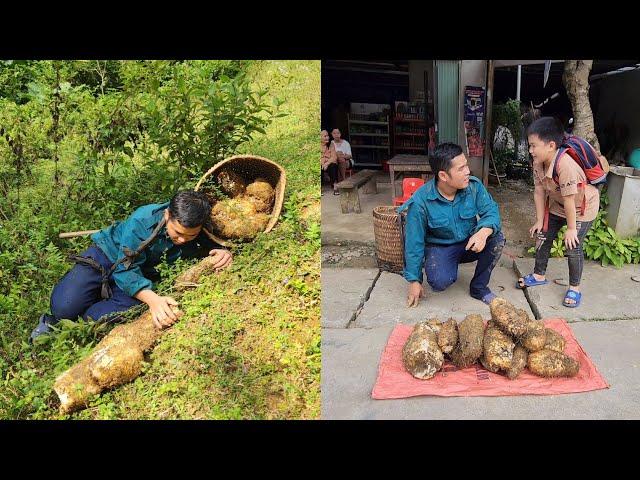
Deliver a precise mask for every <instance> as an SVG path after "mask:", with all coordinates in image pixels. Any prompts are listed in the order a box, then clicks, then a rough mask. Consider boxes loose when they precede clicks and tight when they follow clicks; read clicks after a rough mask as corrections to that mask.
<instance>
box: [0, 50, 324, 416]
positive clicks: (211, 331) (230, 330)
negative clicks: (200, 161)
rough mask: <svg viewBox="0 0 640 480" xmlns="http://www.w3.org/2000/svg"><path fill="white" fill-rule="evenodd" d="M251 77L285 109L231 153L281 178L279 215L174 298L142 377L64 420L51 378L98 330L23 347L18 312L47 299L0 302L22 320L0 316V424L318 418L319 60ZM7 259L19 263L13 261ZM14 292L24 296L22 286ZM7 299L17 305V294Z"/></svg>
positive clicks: (73, 329)
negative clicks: (174, 309)
mask: <svg viewBox="0 0 640 480" xmlns="http://www.w3.org/2000/svg"><path fill="white" fill-rule="evenodd" d="M250 73H251V75H252V77H253V78H254V81H255V83H256V84H261V85H268V86H269V87H270V89H271V94H272V95H273V96H274V97H279V98H282V99H284V100H285V103H284V104H283V105H282V106H281V107H280V109H281V111H285V112H286V113H288V115H287V116H284V117H281V118H277V119H276V120H275V121H274V122H273V123H272V124H271V125H270V126H269V127H268V129H267V130H266V134H265V135H260V136H257V137H256V138H254V140H253V141H251V142H250V143H248V144H245V145H244V146H243V148H242V152H245V153H252V154H255V155H260V156H263V157H266V158H269V159H271V160H274V161H276V162H277V163H279V164H281V165H282V166H283V167H284V168H285V169H286V171H287V179H288V183H287V190H286V196H285V208H284V209H283V212H282V214H281V219H280V221H279V222H278V224H277V225H276V227H275V228H274V230H272V231H271V232H270V233H269V234H261V235H260V236H259V237H258V238H257V239H256V240H255V241H254V242H251V243H249V244H245V245H242V246H240V247H238V248H237V249H234V261H233V264H232V267H231V268H230V269H228V270H226V271H224V272H221V273H218V274H215V275H211V276H208V277H205V278H204V279H203V280H202V281H201V286H200V287H198V288H197V289H195V290H192V291H189V292H187V293H185V294H184V295H183V296H182V297H181V298H180V304H181V309H182V310H183V311H184V312H185V315H184V316H183V317H182V319H181V320H180V322H178V323H177V324H176V325H174V327H172V328H171V329H169V330H167V331H166V332H165V333H164V334H163V335H162V337H161V339H160V341H159V343H158V344H157V346H156V347H155V348H154V350H153V351H152V352H151V353H150V354H149V355H148V356H147V358H146V362H145V367H144V370H143V374H142V375H141V376H139V377H138V378H137V379H136V380H135V381H133V382H132V383H130V384H127V385H123V386H121V387H119V388H116V389H114V390H112V391H109V392H106V393H104V394H103V395H101V396H100V397H98V398H96V399H94V400H93V401H92V402H91V405H90V407H89V408H87V409H85V410H83V411H80V412H77V413H74V414H72V415H70V416H66V415H60V414H59V413H58V412H57V399H56V396H55V394H54V393H53V391H52V389H51V387H52V385H53V381H54V379H55V376H56V375H58V374H59V373H61V372H62V371H64V370H65V369H66V368H68V367H70V366H72V365H73V364H75V363H76V362H77V361H78V360H79V359H81V358H83V357H84V356H86V355H87V354H88V353H89V352H90V351H91V348H92V347H93V346H94V345H95V343H96V342H97V341H98V340H99V339H100V338H101V335H104V333H105V331H104V329H100V328H99V327H97V326H96V325H92V324H85V323H82V322H81V323H73V322H69V323H67V324H66V325H63V326H62V331H61V332H60V333H59V334H58V335H56V336H54V337H52V338H51V339H49V341H47V342H46V343H45V344H44V345H40V346H36V347H31V346H29V345H27V344H26V337H27V336H28V331H30V329H31V328H33V326H34V325H35V318H37V317H34V318H30V317H29V315H35V313H36V312H38V311H44V309H45V308H46V305H47V303H48V298H47V297H46V296H44V295H40V296H39V297H38V299H37V301H35V302H34V301H33V299H31V303H32V305H27V304H21V305H13V304H12V305H7V306H5V307H4V309H3V308H2V305H0V312H2V311H9V312H11V311H12V309H13V311H21V312H23V314H21V315H20V316H19V317H16V318H14V319H13V320H11V318H10V317H11V315H5V316H3V319H6V320H7V321H8V322H9V321H13V322H14V323H13V327H14V328H13V329H12V330H9V329H7V328H4V327H0V342H3V343H0V347H1V346H2V345H3V344H5V343H6V347H7V348H5V349H2V348H0V372H2V376H3V378H1V379H0V382H2V383H0V417H2V418H52V419H56V418H58V419H59V418H77V419H165V418H168V419H178V418H180V419H182V418H184V419H187V418H188V419H293V418H301V419H312V418H318V417H319V415H320V216H319V202H320V185H319V177H318V175H317V171H318V169H317V152H316V150H317V148H316V147H317V132H318V130H319V118H320V62H319V61H264V62H252V64H251V66H250ZM44 227H45V226H43V228H44ZM39 235H41V236H42V238H41V240H40V243H39V244H43V245H47V243H46V242H47V238H46V235H44V234H39ZM54 253H55V252H54ZM50 256H51V255H48V256H47V257H46V258H50ZM44 258H45V257H43V260H42V261H43V262H44V261H45V260H44ZM54 258H57V261H56V262H54V263H55V264H53V265H49V266H48V267H47V268H49V269H50V270H51V273H52V275H54V274H55V275H56V276H57V275H58V274H60V272H61V271H64V268H65V264H64V260H63V258H62V255H61V254H60V255H59V258H58V257H54ZM15 261H16V262H18V263H19V255H17V256H16V259H15ZM48 261H50V260H48ZM185 266H186V265H185V264H183V263H181V264H180V265H178V268H174V269H172V270H171V272H170V273H169V274H168V275H167V280H166V281H165V282H163V288H167V285H169V284H170V283H171V279H172V278H173V277H174V276H175V275H176V274H177V270H178V269H179V268H185ZM35 268H38V266H36V267H35ZM67 268H68V264H67ZM0 272H1V271H0ZM51 284H53V279H51ZM31 287H33V286H31ZM15 288H20V289H24V290H25V291H26V290H28V289H29V288H30V286H29V285H26V286H25V285H22V286H16V287H15ZM42 291H44V290H42ZM49 291H50V289H49ZM6 298H7V299H8V298H11V299H12V300H11V301H12V302H19V301H20V300H19V298H20V295H12V296H9V295H7V296H6ZM5 301H6V300H5ZM25 301H26V302H28V301H29V299H28V298H27V299H25ZM24 312H26V314H25V313H24ZM14 317H15V316H14ZM25 322H26V323H25ZM11 336H19V337H21V338H20V340H14V338H12V337H11ZM9 352H11V353H9Z"/></svg>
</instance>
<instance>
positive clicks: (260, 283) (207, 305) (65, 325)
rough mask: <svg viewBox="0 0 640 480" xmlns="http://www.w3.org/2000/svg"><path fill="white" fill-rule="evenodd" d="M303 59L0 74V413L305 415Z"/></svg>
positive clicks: (312, 123) (316, 295) (312, 375)
mask: <svg viewBox="0 0 640 480" xmlns="http://www.w3.org/2000/svg"><path fill="white" fill-rule="evenodd" d="M319 130H320V61H319V60H318V61H315V60H301V61H293V60H292V61H270V60H186V61H173V60H152V61H148V60H123V61H120V60H82V61H80V60H77V61H75V60H46V61H44V60H2V61H0V419H5V420H8V419H85V420H93V419H96V420H97V419H149V420H160V419H167V420H169V419H207V420H216V419H224V420H228V419H265V420H268V419H317V418H319V417H320V367H321V358H320V335H321V333H320V289H321V285H320V177H319V175H318V171H319V166H318V159H317V156H318V153H317V151H318V147H317V141H318V140H317V137H318V131H319Z"/></svg>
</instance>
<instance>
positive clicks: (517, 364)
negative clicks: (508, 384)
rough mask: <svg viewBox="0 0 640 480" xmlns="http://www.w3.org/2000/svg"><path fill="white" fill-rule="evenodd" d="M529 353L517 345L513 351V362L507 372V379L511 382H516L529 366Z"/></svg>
mask: <svg viewBox="0 0 640 480" xmlns="http://www.w3.org/2000/svg"><path fill="white" fill-rule="evenodd" d="M527 358H528V353H527V350H526V348H524V347H522V346H520V345H516V347H515V348H514V349H513V359H512V360H511V366H510V367H509V369H508V370H507V377H508V378H509V380H515V379H516V378H518V375H520V373H521V372H522V370H524V367H526V366H527Z"/></svg>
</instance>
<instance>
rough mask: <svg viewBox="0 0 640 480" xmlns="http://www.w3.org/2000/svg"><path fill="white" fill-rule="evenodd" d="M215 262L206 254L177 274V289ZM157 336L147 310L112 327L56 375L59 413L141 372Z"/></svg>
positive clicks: (191, 282) (84, 403) (78, 406)
mask: <svg viewBox="0 0 640 480" xmlns="http://www.w3.org/2000/svg"><path fill="white" fill-rule="evenodd" d="M214 261H215V260H214V258H213V257H206V258H205V259H203V260H202V261H200V262H199V263H198V264H196V265H194V266H193V267H191V268H190V269H188V270H187V271H186V272H184V273H182V274H181V275H180V276H178V278H177V279H176V282H175V288H176V290H177V291H178V292H180V291H182V290H184V289H185V288H187V287H189V286H193V285H194V284H195V282H196V281H197V280H198V279H199V278H200V277H201V276H202V275H203V274H205V273H208V272H212V271H213V262H214ZM178 316H181V312H178ZM160 335H162V330H158V329H157V328H156V327H155V326H154V325H153V320H152V317H151V312H150V311H146V312H145V313H143V314H142V315H140V316H139V317H138V318H137V319H136V320H134V321H132V322H130V323H126V324H123V325H118V326H117V327H115V328H114V329H113V330H112V331H111V332H109V334H108V335H107V336H105V337H104V338H103V339H102V340H101V341H100V343H98V345H96V347H95V348H94V349H93V352H92V353H91V354H90V355H89V356H88V357H87V358H85V359H84V360H82V361H81V362H80V363H78V364H76V365H74V366H73V367H71V368H70V369H68V370H67V371H66V372H64V373H62V374H61V375H59V376H58V378H56V380H55V383H54V386H53V389H54V391H55V392H56V394H57V395H58V398H59V399H60V412H61V413H70V412H73V411H75V410H79V409H82V408H86V407H87V406H88V402H89V400H90V399H91V397H92V396H94V395H97V394H99V393H101V392H102V391H104V390H106V389H108V388H113V387H116V386H118V385H122V384H124V383H128V382H130V381H132V380H133V379H135V378H136V377H137V376H138V375H140V373H141V371H142V361H143V359H144V356H143V355H144V352H146V351H149V350H150V349H151V348H152V347H153V345H154V344H155V343H156V341H157V340H158V338H160Z"/></svg>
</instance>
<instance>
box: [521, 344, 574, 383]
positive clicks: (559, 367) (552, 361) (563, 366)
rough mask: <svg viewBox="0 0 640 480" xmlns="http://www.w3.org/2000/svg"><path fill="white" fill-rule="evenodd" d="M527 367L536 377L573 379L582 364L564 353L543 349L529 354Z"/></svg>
mask: <svg viewBox="0 0 640 480" xmlns="http://www.w3.org/2000/svg"><path fill="white" fill-rule="evenodd" d="M527 367H528V368H529V370H530V371H531V373H533V374H534V375H539V376H541V377H573V376H575V375H576V374H577V373H578V370H579V369H580V364H579V363H578V362H577V361H576V360H574V359H573V358H571V357H569V356H567V355H565V354H564V353H560V352H556V351H554V350H548V349H546V348H545V349H542V350H538V351H537V352H533V353H530V354H529V358H528V359H527Z"/></svg>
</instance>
